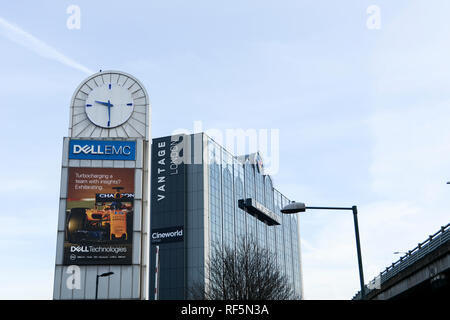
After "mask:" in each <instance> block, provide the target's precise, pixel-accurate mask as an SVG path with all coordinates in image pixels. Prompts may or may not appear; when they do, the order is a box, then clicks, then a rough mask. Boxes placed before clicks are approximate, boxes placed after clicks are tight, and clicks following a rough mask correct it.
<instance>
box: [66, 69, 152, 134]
mask: <svg viewBox="0 0 450 320" xmlns="http://www.w3.org/2000/svg"><path fill="white" fill-rule="evenodd" d="M149 107H150V106H149V102H148V98H147V93H146V91H145V89H144V88H143V86H142V85H141V83H140V82H139V81H138V80H137V79H135V78H134V77H132V76H131V75H128V74H126V73H123V72H119V71H104V72H98V73H96V74H94V75H92V76H90V77H89V78H87V79H86V80H85V81H83V82H82V83H81V84H80V85H79V87H78V89H77V90H76V91H75V93H74V95H73V98H72V104H71V110H72V111H71V124H70V129H69V130H70V135H71V137H125V138H126V137H128V138H130V137H147V136H148V132H149V126H150V123H149V112H148V110H149Z"/></svg>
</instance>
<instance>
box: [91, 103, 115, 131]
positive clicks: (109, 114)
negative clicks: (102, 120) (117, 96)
mask: <svg viewBox="0 0 450 320" xmlns="http://www.w3.org/2000/svg"><path fill="white" fill-rule="evenodd" d="M95 102H96V103H98V104H101V105H104V106H107V107H108V124H107V126H108V127H109V126H110V125H111V107H114V105H113V104H112V103H111V101H109V100H108V102H103V101H98V100H95Z"/></svg>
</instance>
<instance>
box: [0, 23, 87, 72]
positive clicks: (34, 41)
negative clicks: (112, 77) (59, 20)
mask: <svg viewBox="0 0 450 320" xmlns="http://www.w3.org/2000/svg"><path fill="white" fill-rule="evenodd" d="M0 34H1V35H3V36H4V37H6V38H8V39H9V40H11V41H12V42H15V43H17V44H19V45H21V46H23V47H25V48H27V49H28V50H31V51H33V52H35V53H37V54H38V55H40V56H41V57H44V58H47V59H50V60H54V61H57V62H59V63H61V64H63V65H65V66H68V67H71V68H74V69H76V70H79V71H82V72H84V73H87V74H93V73H94V72H93V71H92V70H90V69H88V68H87V67H85V66H83V65H82V64H80V63H78V62H76V61H74V60H72V59H70V58H69V57H67V56H66V55H64V54H63V53H61V52H59V51H58V50H56V49H55V48H53V47H51V46H49V45H48V44H46V43H45V42H43V41H42V40H40V39H38V38H36V37H35V36H33V35H31V34H30V33H28V32H26V31H25V30H23V29H21V28H19V27H18V26H15V25H13V24H11V23H9V22H8V21H6V20H5V19H3V18H2V17H0Z"/></svg>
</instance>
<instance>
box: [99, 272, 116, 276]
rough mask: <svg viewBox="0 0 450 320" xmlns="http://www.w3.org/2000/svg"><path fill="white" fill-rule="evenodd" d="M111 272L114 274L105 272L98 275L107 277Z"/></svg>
mask: <svg viewBox="0 0 450 320" xmlns="http://www.w3.org/2000/svg"><path fill="white" fill-rule="evenodd" d="M113 274H114V272H105V273H102V274H101V275H99V277H109V276H111V275H113Z"/></svg>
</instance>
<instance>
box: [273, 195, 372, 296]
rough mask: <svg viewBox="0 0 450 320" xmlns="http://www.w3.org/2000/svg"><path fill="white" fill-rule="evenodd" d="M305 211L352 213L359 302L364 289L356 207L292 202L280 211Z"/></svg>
mask: <svg viewBox="0 0 450 320" xmlns="http://www.w3.org/2000/svg"><path fill="white" fill-rule="evenodd" d="M306 209H312V210H350V211H352V212H353V223H354V226H355V239H356V251H357V255H358V268H359V282H360V285H361V300H363V299H364V298H365V290H364V289H365V287H364V273H363V265H362V257H361V244H360V241H359V227H358V209H357V207H356V206H352V207H307V206H306V205H305V204H304V203H302V202H295V201H292V202H291V203H290V204H288V205H286V206H284V207H283V209H281V210H280V211H281V212H282V213H284V214H291V213H298V212H305V211H306Z"/></svg>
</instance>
